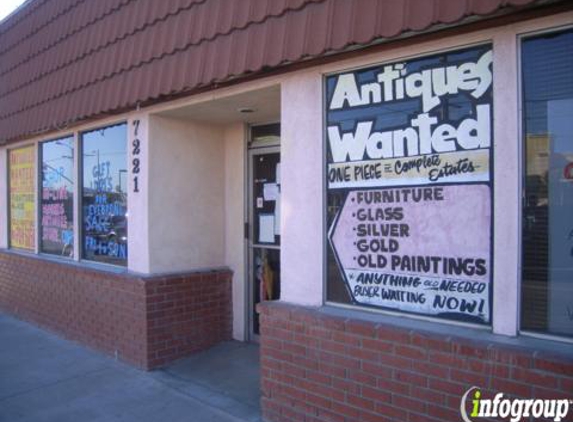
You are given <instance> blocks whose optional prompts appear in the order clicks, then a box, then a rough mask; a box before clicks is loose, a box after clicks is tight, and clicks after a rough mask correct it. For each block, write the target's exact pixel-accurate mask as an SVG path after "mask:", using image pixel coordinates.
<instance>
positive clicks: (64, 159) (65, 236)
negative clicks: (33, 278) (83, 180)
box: [40, 137, 75, 257]
mask: <svg viewBox="0 0 573 422" xmlns="http://www.w3.org/2000/svg"><path fill="white" fill-rule="evenodd" d="M40 145H41V148H40V154H41V162H42V191H41V192H40V194H41V206H40V212H41V216H40V221H41V226H40V227H41V229H40V230H41V236H40V239H41V246H40V250H41V252H44V253H49V254H54V255H59V256H68V257H73V256H74V179H75V178H74V138H73V137H68V138H62V139H57V140H54V141H49V142H44V143H42V144H40Z"/></svg>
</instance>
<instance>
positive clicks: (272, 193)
mask: <svg viewBox="0 0 573 422" xmlns="http://www.w3.org/2000/svg"><path fill="white" fill-rule="evenodd" d="M263 196H264V198H265V201H276V200H277V198H278V197H279V186H278V185H277V184H276V183H265V184H264V186H263Z"/></svg>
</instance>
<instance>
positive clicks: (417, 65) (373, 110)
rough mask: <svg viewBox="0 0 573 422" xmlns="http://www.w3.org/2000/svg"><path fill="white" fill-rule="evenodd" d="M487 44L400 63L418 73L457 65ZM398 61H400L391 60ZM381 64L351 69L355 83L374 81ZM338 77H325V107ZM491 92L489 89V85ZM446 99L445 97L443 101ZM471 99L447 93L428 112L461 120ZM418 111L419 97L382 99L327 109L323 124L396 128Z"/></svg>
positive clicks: (345, 128) (444, 118) (465, 94)
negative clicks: (371, 123)
mask: <svg viewBox="0 0 573 422" xmlns="http://www.w3.org/2000/svg"><path fill="white" fill-rule="evenodd" d="M489 48H490V47H489V46H485V47H478V48H473V49H469V50H463V51H460V52H453V53H444V54H439V55H434V56H430V57H425V58H420V59H413V60H410V61H407V62H404V64H405V67H406V69H407V74H410V73H412V72H418V71H420V70H424V69H428V68H435V67H438V66H439V67H441V66H450V65H459V64H461V63H464V62H468V61H473V62H476V61H477V60H478V59H479V58H480V57H481V55H482V54H483V53H484V52H485V51H487V50H488V49H489ZM396 63H400V62H395V63H394V64H396ZM383 68H384V65H381V66H376V67H372V68H368V69H364V70H359V71H356V72H355V77H356V79H357V81H358V86H359V87H360V85H362V84H364V83H372V82H377V75H378V73H380V72H382V70H383ZM337 78H338V76H337V75H333V76H330V77H328V78H327V80H326V91H327V92H326V98H327V103H326V104H327V106H328V105H329V104H330V101H331V100H332V95H333V94H334V87H335V83H336V80H337ZM490 92H491V88H490ZM486 98H488V94H485V95H484V96H483V97H482V99H481V101H482V102H483V101H484V100H485V99H486ZM446 99H447V100H446ZM474 102H475V99H474V98H473V97H472V96H471V95H470V94H469V92H463V91H462V92H461V93H460V94H458V95H447V96H443V97H442V105H440V106H438V107H436V108H434V109H432V110H431V111H430V114H431V115H433V116H437V117H438V118H439V120H440V121H450V122H454V123H455V122H458V121H460V120H461V119H465V118H467V117H470V116H472V114H473V106H472V104H473V103H474ZM421 112H422V99H421V97H419V98H414V99H404V100H398V101H391V102H389V103H386V102H384V101H383V102H382V103H379V104H373V105H369V106H362V107H354V108H352V109H348V110H336V111H328V112H327V124H328V125H332V124H339V125H340V127H341V129H342V131H350V130H353V129H354V128H355V126H356V119H360V120H361V121H364V120H374V126H373V130H374V131H387V130H392V129H396V128H403V127H407V126H410V120H411V119H412V118H413V117H414V116H416V115H418V114H420V113H421Z"/></svg>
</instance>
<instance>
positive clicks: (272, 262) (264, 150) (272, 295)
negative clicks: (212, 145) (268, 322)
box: [248, 125, 281, 340]
mask: <svg viewBox="0 0 573 422" xmlns="http://www.w3.org/2000/svg"><path fill="white" fill-rule="evenodd" d="M273 126H278V125H273ZM252 134H253V135H254V134H256V132H255V130H253V132H252ZM277 135H278V134H277ZM251 139H253V142H252V144H251V145H252V146H253V148H251V149H249V193H250V195H249V230H248V231H249V233H248V244H249V302H250V306H249V326H250V330H249V331H250V334H251V339H252V340H257V337H258V335H259V315H258V313H257V310H256V306H257V304H258V303H260V302H263V301H266V300H278V299H279V298H280V293H281V292H280V290H281V283H280V243H281V233H280V210H281V206H280V204H281V201H280V199H281V196H280V190H281V181H280V147H279V146H278V144H277V141H278V140H279V138H278V136H272V137H265V139H264V142H262V143H259V144H257V138H256V137H254V136H252V138H251ZM259 141H260V140H259ZM269 144H270V145H269ZM267 145H268V146H267Z"/></svg>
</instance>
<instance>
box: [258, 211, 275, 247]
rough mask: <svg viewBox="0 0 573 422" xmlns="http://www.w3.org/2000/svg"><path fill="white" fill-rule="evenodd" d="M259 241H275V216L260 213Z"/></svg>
mask: <svg viewBox="0 0 573 422" xmlns="http://www.w3.org/2000/svg"><path fill="white" fill-rule="evenodd" d="M259 243H275V216H274V215H272V214H259Z"/></svg>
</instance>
